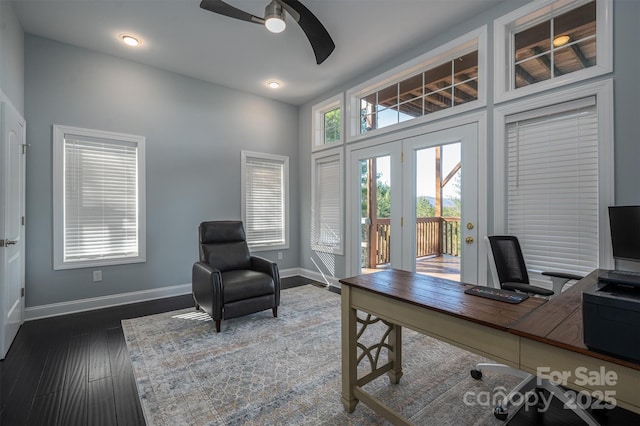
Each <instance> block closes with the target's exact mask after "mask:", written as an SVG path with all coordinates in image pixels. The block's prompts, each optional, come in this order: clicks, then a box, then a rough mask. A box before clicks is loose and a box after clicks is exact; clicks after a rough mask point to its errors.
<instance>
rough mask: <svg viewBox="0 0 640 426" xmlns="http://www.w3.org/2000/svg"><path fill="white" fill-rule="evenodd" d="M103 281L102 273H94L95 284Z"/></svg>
mask: <svg viewBox="0 0 640 426" xmlns="http://www.w3.org/2000/svg"><path fill="white" fill-rule="evenodd" d="M99 281H102V271H93V282H94V283H97V282H99Z"/></svg>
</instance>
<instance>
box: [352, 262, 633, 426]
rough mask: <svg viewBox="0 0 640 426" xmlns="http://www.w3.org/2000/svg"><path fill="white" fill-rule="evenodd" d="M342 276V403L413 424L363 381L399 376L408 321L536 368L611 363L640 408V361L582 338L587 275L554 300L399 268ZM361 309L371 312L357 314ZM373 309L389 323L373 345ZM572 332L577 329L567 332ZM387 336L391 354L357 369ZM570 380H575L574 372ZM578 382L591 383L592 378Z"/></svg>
mask: <svg viewBox="0 0 640 426" xmlns="http://www.w3.org/2000/svg"><path fill="white" fill-rule="evenodd" d="M594 279H595V278H593V277H592V276H590V278H589V280H594ZM340 282H341V283H342V284H343V286H342V403H343V405H344V407H345V409H346V410H347V411H348V412H353V410H355V407H356V405H357V403H358V401H362V402H364V403H365V404H367V405H368V406H369V407H371V408H372V409H373V410H374V411H375V412H376V413H378V414H379V415H381V416H383V417H384V418H386V419H387V420H389V421H391V422H392V423H394V424H410V423H409V421H408V420H407V419H406V418H404V417H403V416H402V415H401V414H400V413H397V412H395V411H394V410H392V409H390V408H388V407H386V406H385V405H384V404H383V403H382V402H381V401H379V400H378V399H376V398H375V397H373V396H371V395H369V394H367V393H366V392H365V391H364V390H363V389H362V387H363V386H364V385H365V384H366V383H369V382H370V381H372V380H374V379H376V378H378V377H379V376H381V375H383V374H385V373H386V374H387V375H388V376H389V378H390V380H391V382H392V383H398V382H399V380H400V378H401V377H402V327H409V328H411V329H413V330H415V331H418V332H420V333H424V334H427V335H429V336H432V337H435V338H437V339H439V340H442V341H445V342H448V343H451V344H453V345H456V346H458V347H460V348H462V349H465V350H468V351H471V352H474V353H477V354H479V355H482V356H484V357H487V358H489V359H492V360H494V361H496V362H498V363H503V364H507V365H510V366H512V367H515V368H518V369H522V370H525V371H528V372H532V373H536V372H537V367H538V366H544V367H549V368H550V371H556V370H557V371H566V370H569V371H571V372H575V368H576V367H577V366H585V367H586V368H587V369H592V368H593V369H594V370H593V371H598V370H599V367H601V366H602V367H604V368H605V369H606V370H607V371H609V370H613V371H615V372H616V373H617V374H618V377H619V383H618V386H616V387H615V390H616V400H617V401H619V402H618V404H619V405H621V406H622V407H624V408H628V409H630V410H632V411H635V412H639V413H640V391H639V390H638V389H639V386H637V385H638V384H639V383H640V382H638V380H639V377H640V365H637V364H633V363H628V362H625V361H621V360H617V359H614V358H612V357H608V356H605V355H601V354H596V353H593V352H591V351H589V350H588V349H586V348H585V347H584V345H582V338H581V336H582V326H581V323H582V317H581V315H577V312H578V311H577V310H580V309H579V307H580V303H581V294H582V288H584V286H586V285H589V281H584V282H581V283H580V284H579V285H576V286H574V287H573V288H572V289H571V290H570V291H568V292H566V294H565V293H563V294H562V295H560V296H558V297H557V298H556V299H554V300H552V301H546V300H545V299H541V298H533V297H531V298H529V299H527V300H525V301H524V302H522V303H520V304H515V305H513V304H508V303H504V302H499V301H496V300H491V299H485V298H480V297H477V296H472V295H468V294H465V293H464V290H465V289H466V288H468V287H470V285H467V284H460V283H456V282H453V281H448V280H442V279H438V278H433V277H428V276H424V275H418V274H413V273H410V272H406V271H400V270H388V271H383V272H378V273H375V274H368V275H360V276H357V277H352V278H345V279H342V280H340ZM593 283H594V282H593V281H591V284H593ZM576 303H577V305H576ZM357 311H361V312H363V313H365V314H367V315H368V316H367V317H366V318H363V317H362V314H361V315H360V316H358V315H357ZM370 316H374V317H377V318H379V319H381V320H383V321H385V324H386V326H387V331H386V332H385V333H384V335H383V336H382V337H381V341H380V342H378V343H377V344H374V345H373V346H368V347H367V346H365V345H363V344H362V343H360V342H359V341H358V338H359V336H360V335H361V334H362V332H363V330H364V329H366V327H367V326H368V325H369V324H370V323H372V320H371V318H370ZM578 323H579V326H578ZM358 324H360V327H359V328H358ZM567 335H573V336H574V337H573V339H568V338H567ZM578 335H579V336H580V340H579V343H578V341H577V340H576V339H577V336H578ZM383 343H386V344H387V345H388V346H387V347H388V348H389V351H388V359H387V360H386V362H384V364H382V363H381V362H382V361H381V362H379V363H376V365H372V368H371V371H370V372H369V373H368V374H366V375H365V376H363V377H360V378H359V377H357V367H358V364H359V363H360V361H361V360H362V359H363V358H365V357H367V354H368V352H372V351H373V350H374V348H375V347H376V346H380V344H383ZM580 345H581V346H582V347H580ZM358 349H360V352H361V353H360V355H358ZM587 361H589V362H587ZM378 364H380V365H378ZM596 367H597V368H596ZM589 371H591V370H589ZM568 385H569V386H576V385H575V380H574V381H569V382H568ZM634 385H636V386H635V388H634ZM577 388H578V389H591V387H589V386H582V387H580V386H577Z"/></svg>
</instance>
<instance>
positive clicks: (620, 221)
mask: <svg viewBox="0 0 640 426" xmlns="http://www.w3.org/2000/svg"><path fill="white" fill-rule="evenodd" d="M609 225H610V226H611V247H612V248H613V257H614V258H615V259H618V260H632V261H636V262H640V206H610V207H609Z"/></svg>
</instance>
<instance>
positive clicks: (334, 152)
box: [311, 148, 345, 255]
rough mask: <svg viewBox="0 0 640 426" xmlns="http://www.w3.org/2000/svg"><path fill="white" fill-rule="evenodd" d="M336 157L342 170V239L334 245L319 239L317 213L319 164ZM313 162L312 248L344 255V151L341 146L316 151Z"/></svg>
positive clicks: (340, 216) (340, 181) (340, 222)
mask: <svg viewBox="0 0 640 426" xmlns="http://www.w3.org/2000/svg"><path fill="white" fill-rule="evenodd" d="M333 158H335V159H336V160H337V161H338V168H339V170H340V172H339V176H338V183H339V188H338V197H339V203H338V206H339V207H338V208H339V213H338V214H339V226H340V241H339V242H338V243H337V244H334V245H333V246H329V245H327V244H321V243H320V242H319V241H318V239H317V235H318V234H317V233H316V231H315V230H316V229H317V227H318V224H319V222H320V217H318V216H317V215H316V214H317V212H319V211H320V210H319V207H318V205H317V203H318V192H317V191H318V165H319V164H320V163H323V162H330V161H334V160H333ZM311 162H312V175H311V249H312V250H313V251H316V252H322V253H332V254H336V255H344V236H345V230H344V160H343V152H342V149H341V148H334V149H331V150H326V151H322V152H321V153H315V154H313V155H312V156H311Z"/></svg>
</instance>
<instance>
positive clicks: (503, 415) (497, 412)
mask: <svg viewBox="0 0 640 426" xmlns="http://www.w3.org/2000/svg"><path fill="white" fill-rule="evenodd" d="M493 415H494V416H496V419H498V420H502V421H505V420H507V417H509V412H508V411H507V410H505V409H504V408H502V406H500V405H498V406H497V407H496V408H494V409H493Z"/></svg>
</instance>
